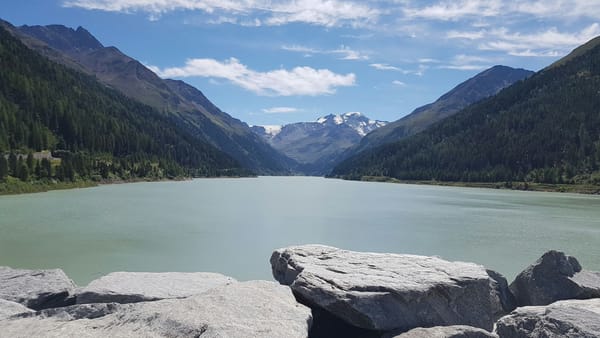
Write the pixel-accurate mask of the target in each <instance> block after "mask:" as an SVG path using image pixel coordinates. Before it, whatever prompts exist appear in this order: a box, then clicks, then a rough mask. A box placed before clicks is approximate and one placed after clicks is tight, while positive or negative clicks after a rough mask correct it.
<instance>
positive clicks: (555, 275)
mask: <svg viewBox="0 0 600 338" xmlns="http://www.w3.org/2000/svg"><path fill="white" fill-rule="evenodd" d="M510 290H511V291H512V293H513V294H514V296H515V299H516V301H517V304H518V305H519V306H527V305H547V304H550V303H552V302H555V301H557V300H564V299H588V298H597V297H600V272H595V271H587V270H583V269H582V267H581V265H580V264H579V262H578V261H577V259H576V258H575V257H572V256H567V255H565V254H564V253H563V252H560V251H554V250H552V251H548V252H546V253H545V254H544V255H542V257H541V258H540V259H538V260H537V261H536V262H535V263H534V264H532V265H530V266H529V267H527V268H526V269H525V270H523V272H521V273H520V274H519V275H518V276H517V277H516V278H515V281H514V282H512V284H511V285H510Z"/></svg>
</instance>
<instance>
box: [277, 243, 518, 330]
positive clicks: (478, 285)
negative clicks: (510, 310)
mask: <svg viewBox="0 0 600 338" xmlns="http://www.w3.org/2000/svg"><path fill="white" fill-rule="evenodd" d="M271 266H272V270H273V276H274V277H275V279H276V280H278V281H279V282H280V283H282V284H285V285H289V286H290V287H291V288H292V290H293V291H294V293H295V294H296V295H297V296H298V297H299V298H300V299H301V300H303V301H305V302H306V303H307V304H309V305H311V306H316V307H318V308H322V309H324V310H326V311H328V312H329V313H332V314H333V315H335V316H337V317H339V318H341V319H342V320H344V321H346V322H347V323H349V324H351V325H353V326H355V327H359V328H364V329H369V330H375V331H392V330H403V331H406V330H409V329H412V328H416V327H430V326H448V325H459V324H462V325H470V326H474V327H479V328H483V329H487V330H491V329H492V327H493V323H494V321H495V319H496V318H497V317H499V314H501V313H503V311H504V309H503V308H502V303H503V301H502V298H507V297H503V296H502V295H501V293H503V292H505V291H506V288H502V287H501V285H505V284H506V281H505V280H504V282H499V281H497V280H496V279H498V278H500V277H501V276H500V275H499V274H496V275H495V276H494V277H495V278H496V279H494V278H492V277H490V275H489V274H488V272H487V271H486V269H485V268H484V267H482V266H480V265H477V264H473V263H463V262H448V261H445V260H442V259H440V258H436V257H425V256H415V255H397V254H379V253H362V252H353V251H347V250H341V249H337V248H333V247H328V246H320V245H305V246H296V247H289V248H283V249H279V250H276V251H275V252H274V253H273V255H272V256H271ZM502 279H503V278H502Z"/></svg>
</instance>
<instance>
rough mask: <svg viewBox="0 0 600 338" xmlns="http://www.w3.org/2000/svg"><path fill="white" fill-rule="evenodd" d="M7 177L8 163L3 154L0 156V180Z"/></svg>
mask: <svg viewBox="0 0 600 338" xmlns="http://www.w3.org/2000/svg"><path fill="white" fill-rule="evenodd" d="M7 175H8V161H7V160H6V158H5V157H4V154H0V180H3V179H4V178H5V177H6V176H7Z"/></svg>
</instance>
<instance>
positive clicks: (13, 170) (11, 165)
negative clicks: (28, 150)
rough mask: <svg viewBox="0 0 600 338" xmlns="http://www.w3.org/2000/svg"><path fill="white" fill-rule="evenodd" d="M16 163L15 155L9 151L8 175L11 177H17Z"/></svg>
mask: <svg viewBox="0 0 600 338" xmlns="http://www.w3.org/2000/svg"><path fill="white" fill-rule="evenodd" d="M17 163H18V160H17V155H16V154H15V153H14V152H12V151H11V152H10V155H8V174H9V175H12V176H13V177H17V169H18V168H17Z"/></svg>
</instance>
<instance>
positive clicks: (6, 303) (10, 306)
mask: <svg viewBox="0 0 600 338" xmlns="http://www.w3.org/2000/svg"><path fill="white" fill-rule="evenodd" d="M29 312H33V310H31V309H30V308H28V307H26V306H25V305H23V304H19V303H15V302H11V301H10V300H5V299H0V319H3V318H7V317H10V316H14V315H16V314H20V313H29Z"/></svg>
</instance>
